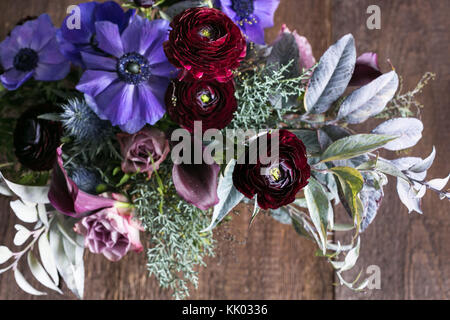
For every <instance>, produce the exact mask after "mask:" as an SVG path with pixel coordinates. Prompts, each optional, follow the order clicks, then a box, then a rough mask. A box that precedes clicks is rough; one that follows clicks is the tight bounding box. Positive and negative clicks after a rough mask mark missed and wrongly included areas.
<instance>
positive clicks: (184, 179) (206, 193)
mask: <svg viewBox="0 0 450 320" xmlns="http://www.w3.org/2000/svg"><path fill="white" fill-rule="evenodd" d="M191 142H192V143H191V145H190V146H186V148H188V147H191V161H190V162H189V163H183V162H182V161H181V160H182V159H176V161H174V165H173V169H172V180H173V184H174V185H175V189H176V190H177V193H178V195H179V196H180V197H181V198H182V199H184V200H185V201H186V202H188V203H191V204H193V205H194V206H196V207H197V208H199V209H200V210H207V209H209V208H211V207H213V206H215V205H216V204H217V203H219V197H218V195H217V182H218V175H219V171H220V166H219V165H218V164H217V163H215V161H214V160H213V159H212V158H211V156H210V155H206V156H207V158H205V157H203V158H202V161H201V163H199V164H195V163H194V161H193V160H194V155H193V152H195V151H196V150H195V149H196V148H195V147H194V145H195V142H194V139H192V141H191ZM197 142H198V143H199V144H200V146H199V149H201V150H202V151H201V152H202V153H203V148H202V147H201V141H200V142H199V141H197ZM180 143H184V141H182V142H180ZM183 151H184V149H183ZM199 152H200V151H199Z"/></svg>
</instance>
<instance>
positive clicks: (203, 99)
mask: <svg viewBox="0 0 450 320" xmlns="http://www.w3.org/2000/svg"><path fill="white" fill-rule="evenodd" d="M234 92H235V88H234V81H233V80H230V81H228V82H225V83H220V82H218V81H216V80H212V81H193V82H186V81H174V82H172V84H171V85H170V86H169V89H168V90H167V94H166V107H167V112H168V114H169V116H170V118H171V119H172V120H173V121H175V122H176V123H178V124H179V125H180V126H182V127H183V128H185V129H186V130H188V131H190V132H193V131H194V122H195V121H201V122H202V129H203V131H206V130H208V129H223V128H225V127H226V126H227V125H228V124H229V123H230V122H231V120H232V119H233V114H234V112H235V111H236V110H237V101H236V98H235V96H234Z"/></svg>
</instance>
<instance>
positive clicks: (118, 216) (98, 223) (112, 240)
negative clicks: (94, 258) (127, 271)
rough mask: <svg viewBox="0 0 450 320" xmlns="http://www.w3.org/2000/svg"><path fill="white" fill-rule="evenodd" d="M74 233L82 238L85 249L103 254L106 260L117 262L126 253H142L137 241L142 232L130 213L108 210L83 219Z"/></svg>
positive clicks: (76, 226) (139, 242)
mask: <svg viewBox="0 0 450 320" xmlns="http://www.w3.org/2000/svg"><path fill="white" fill-rule="evenodd" d="M117 200H120V199H117ZM75 231H76V232H77V233H79V234H81V235H83V236H84V244H85V247H86V248H88V249H89V250H90V251H91V252H92V253H96V254H103V255H104V256H105V257H106V258H107V259H108V260H111V261H114V262H115V261H119V260H120V259H122V258H123V256H125V254H127V252H128V251H135V252H142V250H143V249H144V248H143V246H142V243H141V241H140V239H139V231H143V229H142V227H141V225H140V223H139V222H138V221H137V220H134V219H133V215H132V213H131V212H126V213H124V212H121V211H119V210H118V209H116V208H108V209H104V210H102V211H99V212H97V213H95V214H93V215H90V216H87V217H85V218H83V219H82V220H81V221H80V222H78V223H77V224H76V225H75Z"/></svg>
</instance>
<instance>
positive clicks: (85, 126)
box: [61, 99, 113, 144]
mask: <svg viewBox="0 0 450 320" xmlns="http://www.w3.org/2000/svg"><path fill="white" fill-rule="evenodd" d="M61 107H62V108H63V110H64V111H63V113H62V114H61V118H62V123H63V126H64V129H65V130H66V132H67V134H68V135H70V136H72V137H73V138H75V141H76V142H78V143H87V144H101V143H103V142H104V141H105V140H106V139H107V138H108V137H110V136H112V133H113V132H112V126H111V123H110V122H109V121H105V120H101V119H100V118H99V117H98V116H97V115H96V114H95V113H94V111H92V109H91V108H90V107H89V106H88V105H87V104H86V102H85V101H84V100H80V99H73V100H69V101H68V103H67V104H64V105H62V106H61Z"/></svg>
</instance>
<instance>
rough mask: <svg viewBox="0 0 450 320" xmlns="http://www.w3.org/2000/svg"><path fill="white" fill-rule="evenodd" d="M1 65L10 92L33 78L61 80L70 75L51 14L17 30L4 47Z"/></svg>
mask: <svg viewBox="0 0 450 320" xmlns="http://www.w3.org/2000/svg"><path fill="white" fill-rule="evenodd" d="M0 61H1V62H2V65H3V68H4V71H5V72H4V73H3V74H2V75H1V76H0V81H1V82H2V84H3V86H4V87H5V88H6V89H8V90H16V89H17V88H19V87H20V86H21V85H22V84H23V83H25V82H26V81H27V80H29V79H30V78H31V77H34V79H36V80H38V81H57V80H61V79H64V78H65V77H66V75H67V74H68V73H69V71H70V63H69V61H67V60H66V58H65V57H64V56H63V55H62V54H61V53H60V51H59V46H58V42H57V41H56V28H55V27H54V26H53V24H52V22H51V20H50V17H49V16H48V15H47V14H43V15H41V16H40V17H39V18H37V19H36V20H31V21H27V22H25V23H24V24H23V25H19V26H17V27H16V28H14V30H13V31H12V32H11V35H10V36H9V37H7V38H6V39H5V40H4V41H3V42H2V43H0Z"/></svg>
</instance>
